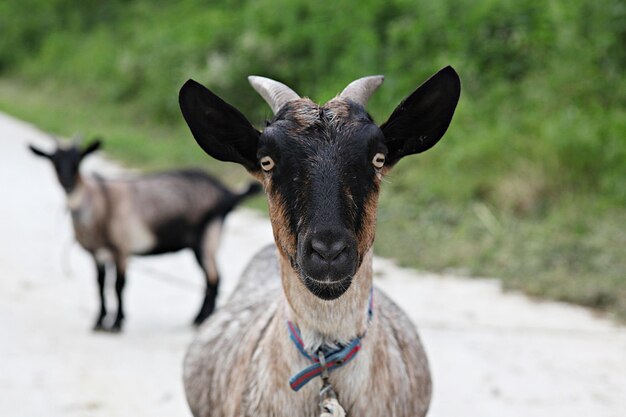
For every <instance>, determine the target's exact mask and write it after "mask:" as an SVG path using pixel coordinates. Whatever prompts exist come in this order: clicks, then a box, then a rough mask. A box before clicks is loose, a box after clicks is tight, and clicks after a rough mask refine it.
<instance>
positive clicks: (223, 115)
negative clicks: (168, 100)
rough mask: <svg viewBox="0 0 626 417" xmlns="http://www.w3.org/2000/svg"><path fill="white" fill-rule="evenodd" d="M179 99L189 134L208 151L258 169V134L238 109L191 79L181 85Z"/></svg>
mask: <svg viewBox="0 0 626 417" xmlns="http://www.w3.org/2000/svg"><path fill="white" fill-rule="evenodd" d="M178 101H179V103H180V109H181V111H182V113H183V117H184V118H185V121H186V122H187V125H189V129H190V130H191V133H193V136H194V138H195V139H196V142H198V145H200V147H201V148H202V149H203V150H204V151H205V152H206V153H207V154H209V155H211V156H212V157H213V158H215V159H219V160H220V161H229V162H237V163H239V164H241V165H243V166H244V167H245V168H246V169H247V170H248V171H256V170H258V169H259V164H258V162H257V156H256V153H257V147H258V143H259V135H260V133H259V131H257V130H256V129H255V128H254V127H252V125H251V124H250V122H249V121H248V120H247V119H246V117H245V116H244V115H243V114H241V112H239V110H237V109H236V108H234V107H233V106H231V105H230V104H228V103H226V102H225V101H224V100H222V99H221V98H219V97H218V96H216V95H215V94H213V93H212V92H211V91H210V90H208V89H207V88H206V87H204V86H203V85H201V84H199V83H197V82H195V81H194V80H189V81H187V82H186V83H185V85H183V86H182V88H181V89H180V94H179V96H178Z"/></svg>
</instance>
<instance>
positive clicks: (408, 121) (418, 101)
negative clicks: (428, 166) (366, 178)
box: [380, 66, 461, 166]
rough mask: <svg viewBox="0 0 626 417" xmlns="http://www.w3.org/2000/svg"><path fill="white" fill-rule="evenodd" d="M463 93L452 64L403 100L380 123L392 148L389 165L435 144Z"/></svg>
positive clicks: (387, 142)
mask: <svg viewBox="0 0 626 417" xmlns="http://www.w3.org/2000/svg"><path fill="white" fill-rule="evenodd" d="M460 95H461V80H460V79H459V76H458V74H457V73H456V71H454V69H453V68H452V67H450V66H448V67H445V68H443V69H442V70H440V71H439V72H438V73H436V74H435V75H433V76H432V77H430V78H429V79H428V80H427V81H426V82H424V84H422V85H420V86H419V87H418V88H417V90H415V91H414V92H413V93H412V94H411V95H410V96H409V97H407V98H406V99H405V100H404V101H403V102H402V103H400V105H399V106H398V107H396V109H395V110H394V111H393V113H392V114H391V116H389V120H387V121H386V122H385V123H384V124H383V125H382V126H381V127H380V128H381V130H382V131H383V134H384V135H385V145H387V149H388V154H387V158H386V159H387V160H386V161H385V165H386V166H391V165H393V164H395V163H396V162H398V160H400V158H402V157H404V156H406V155H411V154H416V153H420V152H424V151H427V150H428V149H430V148H432V147H433V146H434V145H435V144H436V143H437V142H438V141H439V139H441V137H442V136H443V134H444V133H446V130H447V129H448V126H449V125H450V121H451V120H452V115H453V114H454V110H455V109H456V105H457V103H458V102H459V96H460Z"/></svg>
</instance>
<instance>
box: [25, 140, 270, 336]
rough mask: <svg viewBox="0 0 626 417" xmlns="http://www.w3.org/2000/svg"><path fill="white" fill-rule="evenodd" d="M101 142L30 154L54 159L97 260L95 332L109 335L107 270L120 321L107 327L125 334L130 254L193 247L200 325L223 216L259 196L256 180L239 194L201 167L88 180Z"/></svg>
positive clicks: (210, 297) (211, 292) (81, 237)
mask: <svg viewBox="0 0 626 417" xmlns="http://www.w3.org/2000/svg"><path fill="white" fill-rule="evenodd" d="M100 146H101V142H100V141H94V142H92V143H90V144H89V145H87V146H86V147H84V148H83V149H79V147H78V146H77V145H76V144H73V145H71V146H68V147H63V146H59V145H57V149H55V151H54V152H52V153H47V152H44V151H42V150H41V149H38V148H36V147H34V146H32V145H31V146H30V149H31V151H32V152H33V153H34V154H35V155H38V156H41V157H44V158H47V159H49V160H50V161H51V162H52V164H53V166H54V169H55V171H56V174H57V177H58V179H59V182H60V183H61V186H62V187H63V189H64V190H65V193H66V195H67V203H68V207H69V209H70V212H71V215H72V223H73V226H74V232H75V236H76V239H77V240H78V242H79V243H80V244H81V245H82V247H83V248H85V250H87V251H88V252H89V253H90V254H91V255H92V256H93V259H94V262H95V264H96V269H97V275H98V287H99V294H100V312H99V313H98V316H97V319H96V322H95V325H94V330H104V329H105V328H104V326H103V320H104V318H105V316H106V314H107V311H106V303H105V297H104V283H105V276H106V270H107V266H109V267H110V265H112V264H114V265H115V271H116V282H115V290H116V294H117V300H118V310H117V316H116V318H115V321H114V323H113V325H112V326H111V327H110V329H109V330H111V331H119V330H121V327H122V322H123V320H124V308H123V302H122V292H123V290H124V284H125V282H126V264H127V258H128V256H129V255H156V254H161V253H166V252H174V251H178V250H180V249H185V248H190V249H192V250H193V253H194V254H195V257H196V259H197V261H198V263H199V264H200V266H201V267H202V270H203V272H204V274H205V276H206V290H205V296H204V301H203V303H202V307H201V308H200V311H199V312H198V314H197V316H196V318H195V319H194V324H196V325H198V324H200V323H202V321H204V319H206V318H207V317H208V316H209V315H210V314H211V312H212V311H213V309H214V307H215V298H216V296H217V291H218V284H219V274H218V271H217V267H216V263H215V254H216V250H217V247H218V244H219V239H220V235H221V229H222V224H223V222H224V218H225V216H226V215H227V214H228V213H229V212H230V211H231V210H232V209H233V208H234V207H235V206H236V205H237V204H238V203H239V202H240V201H241V200H242V199H244V198H246V197H248V196H251V195H253V194H256V193H258V192H259V191H260V190H261V186H260V185H259V184H257V183H251V184H250V185H249V187H248V189H247V190H246V191H244V192H242V193H240V194H237V193H234V192H232V191H230V190H229V189H228V188H226V187H225V186H224V185H223V184H221V183H220V182H219V181H218V180H216V179H215V178H213V177H211V176H209V175H208V174H206V173H205V172H202V171H200V170H177V171H168V172H161V173H156V174H149V175H143V176H139V177H136V178H133V179H120V180H109V179H103V178H101V177H99V176H94V177H86V176H83V175H81V173H80V169H79V168H80V164H81V162H82V161H83V159H84V158H85V157H86V156H87V155H89V154H90V153H92V152H94V151H96V150H98V149H99V148H100Z"/></svg>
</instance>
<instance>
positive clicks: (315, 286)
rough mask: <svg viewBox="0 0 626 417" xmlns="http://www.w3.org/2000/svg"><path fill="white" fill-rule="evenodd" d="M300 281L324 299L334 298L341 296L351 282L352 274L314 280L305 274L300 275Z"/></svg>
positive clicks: (312, 292) (315, 294)
mask: <svg viewBox="0 0 626 417" xmlns="http://www.w3.org/2000/svg"><path fill="white" fill-rule="evenodd" d="M302 281H303V282H304V285H305V286H306V288H307V289H308V290H309V291H310V292H311V294H313V295H314V296H316V297H317V298H320V299H322V300H325V301H331V300H336V299H337V298H339V297H341V296H342V295H343V294H344V293H345V292H346V291H348V288H350V284H352V276H351V275H350V276H347V277H344V278H342V279H339V280H322V281H320V280H316V279H314V278H311V277H309V276H307V275H305V274H303V276H302Z"/></svg>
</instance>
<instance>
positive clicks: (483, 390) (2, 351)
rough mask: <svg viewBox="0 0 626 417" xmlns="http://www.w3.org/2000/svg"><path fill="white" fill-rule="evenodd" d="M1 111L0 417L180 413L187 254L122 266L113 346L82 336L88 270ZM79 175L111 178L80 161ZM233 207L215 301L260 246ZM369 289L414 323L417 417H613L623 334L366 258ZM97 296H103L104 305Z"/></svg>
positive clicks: (194, 290)
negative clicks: (424, 404)
mask: <svg viewBox="0 0 626 417" xmlns="http://www.w3.org/2000/svg"><path fill="white" fill-rule="evenodd" d="M31 142H32V143H37V144H39V145H41V146H42V147H46V146H47V147H49V146H50V143H49V141H48V140H47V139H46V137H45V135H43V134H42V133H41V132H39V131H37V130H36V129H34V128H32V127H31V126H29V125H27V124H25V123H22V122H19V121H16V120H15V119H12V118H10V117H8V116H5V115H2V114H0V191H1V197H0V199H1V200H0V416H2V417H5V416H7V417H8V416H11V417H12V416H16V417H30V416H33V417H35V416H37V417H39V416H116V417H126V416H129V417H130V416H133V417H136V416H168V417H172V416H188V415H190V414H189V412H188V410H187V406H186V402H185V399H184V393H183V390H182V384H181V360H182V356H183V354H184V351H185V348H186V346H187V344H188V343H189V341H190V340H191V339H192V338H193V334H194V332H193V330H192V329H191V327H190V326H189V323H190V321H191V319H192V317H193V315H194V313H195V312H196V309H197V308H198V307H199V303H200V291H199V289H200V288H201V282H202V278H201V275H200V272H199V270H198V269H197V266H196V264H195V262H194V261H193V257H192V256H191V254H190V253H180V254H176V255H167V256H162V257H158V258H156V257H155V258H150V259H145V258H144V259H135V260H133V261H132V262H131V264H130V268H129V272H128V276H129V281H128V282H129V284H128V287H127V288H128V289H127V292H126V297H127V317H128V318H127V322H126V328H125V332H124V333H123V334H122V335H118V336H112V335H108V334H93V333H91V332H90V331H89V330H88V329H89V326H90V325H91V323H92V320H93V317H94V313H95V307H96V285H95V279H94V272H93V271H92V265H91V263H90V260H89V258H87V257H86V255H85V253H84V252H83V251H82V250H81V249H80V248H79V247H78V246H77V245H76V244H74V245H71V243H70V242H71V232H70V226H69V219H68V216H67V214H65V213H64V211H63V209H62V207H63V205H64V201H63V198H62V193H61V189H60V187H59V186H58V185H57V183H56V180H55V179H54V177H53V173H52V169H51V168H50V166H49V165H48V164H47V163H46V161H43V160H38V159H36V158H34V157H32V156H31V154H30V153H29V152H27V150H26V144H27V143H31ZM89 168H90V169H96V170H99V171H101V172H102V171H106V172H108V173H112V172H113V171H115V167H114V166H113V165H112V164H110V163H108V162H106V161H103V160H102V159H98V158H91V159H90V160H89ZM271 239H272V238H271V233H270V226H269V224H268V222H267V221H266V220H264V219H262V218H261V217H260V216H258V215H256V214H255V213H252V212H249V211H245V210H240V211H238V212H236V213H235V214H233V215H232V216H231V217H230V218H229V220H228V222H227V225H226V229H225V237H224V241H223V244H222V247H221V249H220V252H219V265H220V268H221V270H222V276H223V285H224V286H223V288H224V289H225V291H224V292H223V293H224V294H225V293H227V292H228V290H229V289H232V287H233V285H234V283H235V281H236V278H237V276H238V274H239V272H240V271H241V269H242V268H243V267H244V263H245V260H247V259H248V258H249V257H250V256H251V255H252V254H253V253H254V252H255V251H256V250H257V249H258V248H259V247H261V246H263V245H264V244H266V243H268V242H270V241H271ZM375 268H376V269H377V275H378V276H379V278H378V284H379V285H380V286H381V287H382V288H383V289H384V290H385V291H387V292H388V293H389V294H390V295H391V296H392V297H393V298H394V299H395V300H396V301H398V302H399V303H400V305H401V306H402V307H403V308H405V309H406V310H407V311H408V312H409V313H410V315H411V316H412V318H413V320H414V321H415V323H417V324H418V327H419V328H420V331H421V335H422V338H423V340H424V342H425V344H426V348H427V350H428V353H429V357H430V360H431V363H432V369H433V373H434V383H435V396H434V399H433V404H432V409H431V413H430V414H429V416H431V417H457V416H475V417H517V416H519V417H533V416H550V417H561V416H562V417H566V416H567V417H574V416H594V417H623V416H624V415H626V329H624V328H623V327H618V326H615V325H614V324H613V323H611V322H609V321H607V320H603V319H598V318H594V316H593V315H592V314H591V313H590V312H588V311H587V310H585V309H582V308H578V307H572V306H568V305H564V304H559V303H552V302H537V301H533V300H529V299H528V298H526V297H524V296H521V295H517V294H502V292H501V291H500V287H499V283H498V281H495V280H468V279H462V278H454V277H448V276H436V275H432V274H424V273H417V272H415V271H411V270H406V269H400V268H397V267H396V266H394V265H393V263H392V262H390V261H387V260H382V259H377V260H376V262H375ZM110 298H111V299H112V298H113V297H110Z"/></svg>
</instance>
